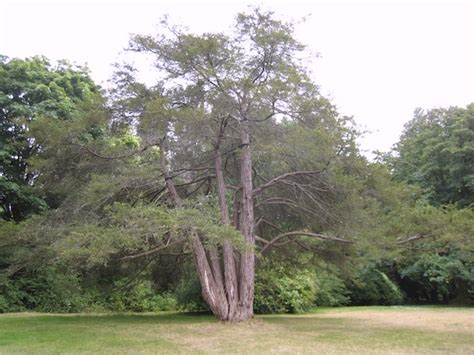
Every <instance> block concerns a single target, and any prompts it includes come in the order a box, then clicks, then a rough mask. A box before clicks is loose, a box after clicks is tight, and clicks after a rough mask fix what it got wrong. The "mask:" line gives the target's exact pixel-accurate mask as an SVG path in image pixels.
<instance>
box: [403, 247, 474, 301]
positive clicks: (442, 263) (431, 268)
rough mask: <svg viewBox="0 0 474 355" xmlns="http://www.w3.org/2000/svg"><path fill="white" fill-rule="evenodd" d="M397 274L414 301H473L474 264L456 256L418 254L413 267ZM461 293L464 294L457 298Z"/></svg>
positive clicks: (404, 267)
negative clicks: (468, 298)
mask: <svg viewBox="0 0 474 355" xmlns="http://www.w3.org/2000/svg"><path fill="white" fill-rule="evenodd" d="M399 272H400V276H401V278H402V279H403V281H404V285H405V286H406V287H407V293H408V292H410V297H411V298H412V300H414V301H418V302H434V303H438V302H448V301H449V300H451V299H453V298H454V297H456V296H467V297H469V296H471V297H472V298H474V263H473V262H472V260H471V261H464V260H462V259H460V258H459V256H458V255H456V254H448V255H438V254H422V255H421V256H420V257H418V258H417V259H416V261H414V262H413V263H408V264H406V265H404V266H401V267H400V268H399ZM402 285H403V283H402ZM463 291H464V292H466V291H467V294H466V295H460V292H463ZM466 301H467V300H466Z"/></svg>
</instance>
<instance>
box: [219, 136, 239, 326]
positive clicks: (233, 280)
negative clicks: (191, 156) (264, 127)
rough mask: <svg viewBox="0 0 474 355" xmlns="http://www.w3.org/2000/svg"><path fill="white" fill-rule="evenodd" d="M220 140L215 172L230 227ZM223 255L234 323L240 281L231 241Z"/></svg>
mask: <svg viewBox="0 0 474 355" xmlns="http://www.w3.org/2000/svg"><path fill="white" fill-rule="evenodd" d="M219 145H220V139H219V143H218V145H217V147H216V153H215V170H216V184H217V196H218V199H219V207H220V211H221V221H222V223H223V224H225V225H230V217H229V207H228V205H227V196H226V195H227V193H226V192H227V191H226V187H225V180H224V173H223V164H222V154H221V152H220V148H219ZM222 253H223V264H224V279H225V284H224V285H225V292H226V296H227V303H228V307H229V309H228V315H227V317H228V320H230V321H233V320H234V318H235V316H236V315H237V313H238V312H237V308H238V289H239V285H238V280H237V270H236V265H235V259H234V248H233V247H232V245H231V243H230V242H229V240H224V242H223V246H222Z"/></svg>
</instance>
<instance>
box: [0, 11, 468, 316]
mask: <svg viewBox="0 0 474 355" xmlns="http://www.w3.org/2000/svg"><path fill="white" fill-rule="evenodd" d="M164 28H166V30H167V32H166V33H168V34H167V35H158V36H156V37H150V36H135V37H134V38H132V40H131V43H130V48H129V49H130V50H131V51H134V52H136V53H137V55H141V54H143V55H148V56H151V57H152V58H153V60H154V63H155V69H157V70H158V72H159V73H160V75H159V77H160V78H161V79H160V80H158V81H157V83H156V85H154V86H147V85H145V84H143V83H141V82H140V81H139V79H138V77H139V76H138V75H137V71H136V70H135V69H134V68H133V67H132V66H131V65H128V64H127V65H120V66H117V70H116V75H115V77H114V78H113V80H112V82H113V85H111V87H112V89H110V90H108V91H106V90H103V89H102V88H100V87H99V86H98V85H97V84H95V83H94V81H93V80H92V79H91V77H90V76H89V73H88V71H87V69H85V68H81V67H78V66H74V65H71V64H69V63H68V62H66V61H61V62H58V63H55V64H51V62H50V61H49V60H48V59H46V58H43V57H34V58H28V59H16V58H7V57H0V162H1V164H0V204H1V210H0V312H12V311H23V310H37V311H47V312H78V311H102V310H113V311H159V310H175V309H179V310H189V311H201V310H208V309H209V308H208V307H209V304H210V296H209V294H208V295H207V296H206V291H205V290H204V291H205V292H202V290H201V288H202V287H201V285H202V282H203V272H202V270H205V268H206V267H208V268H209V270H211V271H212V273H213V274H214V280H215V281H216V284H218V281H219V280H218V277H217V276H216V275H218V273H219V272H221V271H219V269H220V268H222V267H223V270H224V271H222V275H223V276H225V277H224V280H223V281H222V283H223V284H225V287H226V290H228V288H229V287H231V286H229V284H228V282H230V281H229V280H230V276H229V271H228V270H229V269H228V268H227V266H228V265H229V264H228V263H229V260H232V263H234V262H235V265H236V266H235V269H237V270H243V269H244V267H245V265H247V264H246V263H247V261H248V260H249V259H248V257H249V255H254V253H255V285H254V286H255V296H254V302H253V309H254V310H255V312H257V313H274V312H303V311H305V310H307V309H309V308H311V307H314V306H340V305H371V304H383V305H393V304H404V303H428V304H436V303H457V304H472V301H473V297H474V259H473V251H474V245H473V235H474V210H473V203H474V104H470V105H468V106H466V107H450V108H435V109H431V110H427V111H425V110H421V109H417V110H415V113H414V116H413V118H412V119H411V121H409V122H408V123H407V124H406V126H405V130H404V132H403V134H402V136H401V137H400V140H399V142H398V143H397V144H396V145H395V147H394V148H393V150H392V151H391V152H387V153H379V154H378V158H377V159H376V160H375V161H368V160H367V159H366V158H365V157H364V156H363V155H362V154H361V152H360V151H359V149H358V146H357V139H358V138H359V136H360V133H359V131H358V129H357V126H356V124H355V123H354V121H353V120H352V118H350V117H344V116H341V115H340V114H339V113H338V112H337V110H336V108H335V107H334V106H333V105H332V104H331V102H330V101H329V100H328V99H327V98H325V97H323V96H322V95H321V93H320V92H319V89H318V86H317V85H316V84H315V83H313V82H312V80H311V79H310V75H309V74H308V73H307V70H306V69H305V66H304V62H303V61H302V60H300V59H298V58H299V57H298V54H299V53H301V51H302V50H303V49H304V48H303V46H302V45H301V44H300V43H298V42H297V41H296V40H295V39H294V38H293V37H292V25H291V24H286V23H282V22H280V21H278V20H275V19H274V18H273V17H272V15H271V14H268V13H259V12H254V13H250V14H246V15H244V14H242V15H239V16H238V18H237V22H236V25H235V34H231V35H226V34H220V33H219V34H203V35H194V34H189V33H187V32H185V31H184V30H183V29H180V28H177V27H174V26H171V25H169V24H164ZM163 33H165V32H163ZM381 119H383V113H381ZM245 133H248V136H247V137H245ZM246 138H247V140H245V139H246ZM250 156H251V162H252V164H251V165H245V164H244V165H243V163H242V162H244V163H245V161H246V160H245V157H250ZM246 167H248V168H250V173H249V174H247V175H245V171H246V170H245V168H246ZM249 176H250V180H251V181H248V179H247V180H246V178H248V177H249ZM246 182H247V183H249V184H250V185H249V186H250V187H252V186H253V189H252V188H251V189H250V194H251V195H250V196H251V198H253V200H252V199H251V200H250V201H251V202H250V205H251V208H250V209H251V211H248V208H249V207H245V198H246V197H245V196H246V187H245V186H246V185H245V184H246ZM173 191H174V192H173ZM223 211H227V212H223ZM247 212H249V213H250V212H252V216H253V218H251V221H249V220H248V218H247V217H248V216H250V214H246V213H247ZM246 216H247V217H246ZM246 225H248V229H246V227H245V226H246ZM193 233H196V234H193ZM190 235H191V236H190ZM196 236H197V237H196ZM249 238H250V239H249ZM252 238H253V239H252ZM250 241H251V242H252V243H253V244H252V245H250V246H249V242H250ZM198 242H199V243H201V244H199V245H198V244H196V243H198ZM199 248H202V250H203V253H204V254H203V255H204V259H203V260H205V261H206V262H208V264H209V265H207V264H205V265H204V264H200V261H199V260H200V259H199V254H198V253H197V252H196V250H201V249H199ZM250 248H252V250H250ZM229 250H230V255H231V257H230V259H229V258H228V256H229V253H228V251H229ZM226 253H227V254H226ZM237 255H238V257H237ZM196 265H197V267H196ZM201 266H202V268H204V269H202V268H201ZM239 267H240V268H241V269H239ZM216 270H217V271H216ZM243 275H245V273H244V272H243V271H241V272H239V271H237V276H236V277H237V278H238V277H243ZM244 283H245V280H240V281H238V284H239V285H243V284H244ZM222 287H223V286H222ZM215 289H218V285H216V286H215ZM210 290H211V291H212V287H211V288H210ZM203 294H204V298H203ZM206 297H207V298H206ZM226 302H229V304H231V303H232V300H231V299H230V298H228V299H227V301H226ZM211 310H212V311H213V312H214V313H216V312H217V313H219V310H218V309H217V310H216V309H213V305H212V302H211Z"/></svg>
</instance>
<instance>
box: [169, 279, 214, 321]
mask: <svg viewBox="0 0 474 355" xmlns="http://www.w3.org/2000/svg"><path fill="white" fill-rule="evenodd" d="M175 295H176V300H177V304H178V308H179V309H181V310H183V311H189V312H204V311H208V310H209V306H208V305H207V304H206V302H205V301H204V299H203V298H202V294H201V284H200V283H199V279H198V277H197V275H195V274H193V275H191V276H189V277H186V278H184V279H182V280H181V282H180V283H179V285H178V287H177V288H176V291H175Z"/></svg>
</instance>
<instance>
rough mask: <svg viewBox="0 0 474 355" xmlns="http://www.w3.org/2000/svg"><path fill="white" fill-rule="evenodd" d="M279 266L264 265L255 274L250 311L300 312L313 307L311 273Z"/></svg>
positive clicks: (312, 274)
mask: <svg viewBox="0 0 474 355" xmlns="http://www.w3.org/2000/svg"><path fill="white" fill-rule="evenodd" d="M294 271H295V272H294V273H291V271H290V270H289V269H288V268H285V267H283V266H281V265H272V264H270V263H269V264H264V265H262V266H261V267H260V268H259V269H258V270H257V273H256V278H255V300H254V310H255V312H256V313H300V312H304V311H306V310H308V309H309V308H311V306H313V304H314V299H315V293H316V287H315V283H314V277H315V275H314V273H312V272H310V271H308V270H294Z"/></svg>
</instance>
